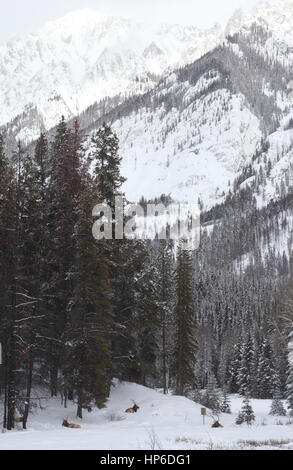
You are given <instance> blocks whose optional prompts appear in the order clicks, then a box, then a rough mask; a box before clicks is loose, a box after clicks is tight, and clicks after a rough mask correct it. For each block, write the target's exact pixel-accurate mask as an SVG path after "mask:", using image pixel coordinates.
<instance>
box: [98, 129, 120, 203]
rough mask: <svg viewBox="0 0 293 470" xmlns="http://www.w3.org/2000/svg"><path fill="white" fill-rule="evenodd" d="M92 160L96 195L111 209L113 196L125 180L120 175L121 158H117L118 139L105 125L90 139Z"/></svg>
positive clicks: (113, 201)
mask: <svg viewBox="0 0 293 470" xmlns="http://www.w3.org/2000/svg"><path fill="white" fill-rule="evenodd" d="M92 159H93V162H94V171H95V174H96V175H97V176H98V194H99V196H100V197H101V201H105V202H107V203H108V204H109V205H110V206H111V208H112V209H113V208H114V205H115V196H116V195H117V194H119V191H120V188H121V186H122V184H123V183H124V181H125V178H123V177H122V176H121V174H120V165H121V161H122V158H121V157H120V156H119V141H118V137H117V135H116V134H115V133H114V132H113V131H112V129H111V127H110V126H108V125H107V124H106V123H104V124H103V126H102V127H101V129H99V130H98V131H97V132H96V134H95V135H94V136H93V137H92Z"/></svg>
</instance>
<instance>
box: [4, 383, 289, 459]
mask: <svg viewBox="0 0 293 470" xmlns="http://www.w3.org/2000/svg"><path fill="white" fill-rule="evenodd" d="M132 399H133V400H135V401H136V402H137V404H138V405H139V406H140V409H139V411H138V413H137V414H125V412H124V411H125V409H126V408H128V407H129V406H131V405H132V401H131V400H132ZM270 403H271V402H270V400H252V401H251V404H252V406H253V409H254V412H255V415H256V421H255V424H254V425H252V426H247V425H242V426H236V425H235V424H234V423H235V417H236V415H237V414H238V411H239V410H240V408H241V406H242V399H241V398H239V397H237V396H232V397H231V404H232V414H231V415H223V414H222V415H221V418H220V421H221V423H222V424H223V425H224V428H223V429H212V428H211V424H212V419H211V418H210V417H207V418H206V424H205V425H203V422H202V416H201V406H200V405H199V404H196V403H194V402H193V401H191V400H188V399H187V398H183V397H177V396H171V395H168V396H164V395H163V394H162V393H160V392H159V391H155V390H150V389H148V388H145V387H142V386H139V385H136V384H130V383H122V384H120V383H118V382H116V383H115V386H113V389H112V393H111V397H110V399H109V402H108V405H107V408H105V409H104V410H101V411H98V410H97V411H93V412H92V413H86V414H85V416H84V419H83V420H82V421H80V420H78V419H77V418H76V409H75V407H73V406H71V405H70V407H69V408H68V409H67V410H65V409H64V408H62V407H60V401H59V400H58V401H57V400H55V401H54V400H49V401H48V402H47V403H44V402H43V406H45V410H42V411H40V410H39V411H38V412H36V413H35V414H34V415H33V416H32V417H31V419H30V423H29V429H28V430H27V431H22V430H21V429H19V430H15V431H13V432H6V433H5V434H0V450H3V449H6V450H71V449H72V450H73V449H74V450H230V449H231V450H234V449H239V450H242V449H248V450H249V449H255V448H256V449H293V421H292V419H291V422H292V424H289V423H290V420H289V417H273V416H269V410H270ZM63 418H68V421H69V422H73V423H76V424H80V425H81V429H68V428H62V426H61V424H62V420H63Z"/></svg>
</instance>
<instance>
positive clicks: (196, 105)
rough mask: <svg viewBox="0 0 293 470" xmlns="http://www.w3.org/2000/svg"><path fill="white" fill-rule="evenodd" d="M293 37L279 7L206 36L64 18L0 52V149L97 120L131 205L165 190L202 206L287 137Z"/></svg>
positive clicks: (258, 10) (287, 12) (287, 7)
mask: <svg viewBox="0 0 293 470" xmlns="http://www.w3.org/2000/svg"><path fill="white" fill-rule="evenodd" d="M292 29H293V2H287V1H282V2H280V3H278V4H274V5H273V4H271V3H267V2H265V3H260V4H259V5H258V6H257V7H255V9H254V10H253V11H252V12H243V11H241V10H238V11H237V12H235V14H234V15H233V17H232V18H231V19H230V20H229V22H228V24H227V26H226V27H225V28H222V27H221V26H219V25H218V26H215V27H214V28H212V29H210V30H208V31H200V30H199V29H198V28H196V27H195V26H190V27H187V26H185V27H183V26H178V25H175V26H174V25H173V26H166V25H165V26H161V27H158V28H152V27H149V26H147V25H139V24H137V23H135V22H134V21H130V20H127V19H122V18H114V17H109V16H106V15H102V14H99V13H96V12H92V11H89V10H82V11H79V12H75V13H72V14H69V15H67V16H65V17H64V18H61V19H60V20H57V21H55V22H51V23H49V24H47V25H46V26H45V27H44V28H42V29H41V30H40V31H39V32H38V33H34V34H31V35H26V36H25V37H18V38H14V39H11V40H10V41H8V42H7V43H6V44H2V45H1V46H0V91H1V90H2V92H1V93H0V97H1V98H0V100H2V103H1V108H0V122H2V123H4V122H6V121H8V120H9V119H12V118H13V119H12V121H11V122H10V123H9V125H7V126H6V127H4V130H5V131H4V133H5V137H6V141H7V142H8V145H10V146H11V147H13V145H15V140H16V139H20V140H21V141H22V142H23V143H24V144H28V143H29V142H32V141H33V140H34V139H36V138H37V137H38V135H39V132H40V130H48V129H50V128H51V127H52V126H54V125H55V124H56V123H57V121H58V120H59V118H60V117H61V115H64V116H65V117H66V118H68V119H70V118H71V117H73V116H75V115H77V114H79V118H80V121H81V125H82V128H83V130H84V131H85V132H86V133H87V134H88V133H90V132H92V131H95V130H96V129H97V128H98V127H99V125H100V124H101V122H102V120H104V119H105V120H107V121H108V122H110V123H111V124H112V125H113V127H114V129H115V130H116V131H117V133H118V136H119V138H120V142H121V155H122V156H123V164H122V172H123V174H124V175H125V176H126V177H127V183H126V185H125V191H126V194H127V196H128V197H129V198H130V199H137V198H139V197H140V196H141V195H144V196H146V197H154V196H158V195H160V194H162V193H167V194H169V193H170V194H172V196H173V197H176V198H181V199H182V198H184V199H188V200H194V199H195V200H197V199H198V198H199V197H200V198H201V199H202V200H203V201H204V203H205V207H206V208H208V207H211V206H212V205H214V204H215V203H217V202H221V201H222V200H223V199H224V198H225V196H226V195H227V193H228V192H229V191H230V189H231V187H232V185H233V181H234V180H235V178H237V177H238V176H239V174H241V172H242V171H243V170H244V169H245V167H246V166H248V165H250V164H251V162H252V159H253V157H254V156H255V154H256V152H258V151H259V148H260V147H261V142H262V141H263V140H265V139H267V137H268V136H269V135H270V134H272V133H275V134H274V136H276V137H272V139H275V140H277V141H278V145H279V146H280V147H282V146H283V141H284V142H285V143H286V142H287V140H288V135H289V134H290V132H289V133H288V132H287V131H286V130H285V128H286V123H288V122H289V120H290V117H291V116H292V101H290V99H289V97H290V90H291V91H292V83H291V82H292V78H293V76H292V74H291V70H292V65H293V39H292V35H291V34H290V32H291V30H292ZM225 37H226V39H225ZM179 66H180V67H181V68H180V69H179V68H178V67H179ZM243 77H245V80H244V79H243ZM290 83H291V88H290ZM11 84H12V85H11ZM105 97H108V98H107V99H106V100H105ZM111 97H112V98H111ZM101 100H102V101H101ZM88 106H89V107H88ZM80 113H81V114H80ZM290 113H291V114H290ZM290 135H291V134H290ZM284 145H287V143H286V144H284ZM288 145H289V147H290V145H291V144H290V143H289V144H288ZM289 147H288V148H289ZM272 148H276V145H272ZM272 152H273V150H271V153H272ZM275 157H276V155H275V156H273V155H271V157H270V158H271V160H272V166H274V162H275V163H276V162H278V160H277V158H275ZM289 160H290V159H289V158H287V159H286V161H289ZM284 165H285V163H284ZM279 166H280V165H279ZM279 166H278V167H277V168H276V169H274V168H273V171H272V173H271V175H270V177H272V178H273V177H274V181H273V182H272V184H271V190H270V192H269V191H268V190H267V199H268V200H270V198H272V197H274V195H275V194H276V191H275V190H274V189H272V188H276V187H277V182H276V181H277V180H278V185H279V186H280V184H281V180H282V178H283V176H281V174H280V172H279V171H278V168H279ZM284 171H285V170H284ZM281 173H282V174H283V170H282V172H281ZM274 175H275V176H274ZM261 204H263V202H262V203H261Z"/></svg>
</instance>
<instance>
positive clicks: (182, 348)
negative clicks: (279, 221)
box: [175, 243, 197, 395]
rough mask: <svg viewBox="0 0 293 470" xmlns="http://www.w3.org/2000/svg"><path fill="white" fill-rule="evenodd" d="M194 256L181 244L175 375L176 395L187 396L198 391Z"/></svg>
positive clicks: (178, 268)
mask: <svg viewBox="0 0 293 470" xmlns="http://www.w3.org/2000/svg"><path fill="white" fill-rule="evenodd" d="M192 272H193V267H192V255H191V252H190V251H188V250H185V249H184V244H183V243H180V245H179V247H178V255H177V272H176V286H177V289H176V291H177V304H176V309H175V315H176V342H175V344H176V351H175V375H176V394H177V395H184V393H186V392H187V390H188V389H194V388H195V383H196V380H195V360H196V352H197V341H196V327H197V325H196V322H195V313H194V301H193V295H192Z"/></svg>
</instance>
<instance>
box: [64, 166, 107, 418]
mask: <svg viewBox="0 0 293 470" xmlns="http://www.w3.org/2000/svg"><path fill="white" fill-rule="evenodd" d="M96 191H97V190H96V184H94V182H93V181H92V180H91V178H90V177H89V176H86V175H85V176H84V178H83V184H82V191H81V192H80V194H79V198H78V204H77V207H76V209H75V212H76V216H77V217H76V218H77V222H76V225H75V230H74V238H75V240H76V243H75V256H74V262H73V266H72V269H71V271H72V283H73V292H72V297H71V299H70V301H69V304H68V318H67V329H66V335H65V336H66V343H65V356H66V358H67V361H66V366H67V370H66V374H65V376H66V377H67V379H68V382H67V384H66V387H65V388H66V390H68V389H70V390H71V391H72V392H73V393H74V394H76V396H77V404H78V409H77V415H78V417H79V418H82V410H83V409H87V408H89V407H91V406H92V405H93V404H95V405H97V406H98V407H99V408H101V407H103V406H104V404H105V401H106V399H107V398H108V396H109V393H110V385H111V378H112V377H111V371H112V363H111V359H110V334H112V326H113V320H112V305H111V295H112V293H111V285H110V275H109V260H108V259H107V257H106V255H105V251H104V250H103V245H101V244H99V243H97V242H96V241H95V240H94V238H93V236H92V226H93V223H94V220H93V219H92V218H91V213H92V209H93V207H94V203H95V197H96ZM66 395H67V394H66Z"/></svg>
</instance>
